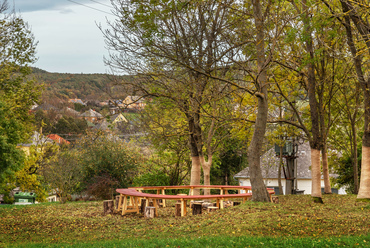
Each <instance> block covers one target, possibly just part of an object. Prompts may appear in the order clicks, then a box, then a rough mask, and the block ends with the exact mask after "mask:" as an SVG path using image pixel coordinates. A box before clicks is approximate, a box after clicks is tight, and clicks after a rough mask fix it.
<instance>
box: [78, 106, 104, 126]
mask: <svg viewBox="0 0 370 248" xmlns="http://www.w3.org/2000/svg"><path fill="white" fill-rule="evenodd" d="M80 118H82V119H85V120H87V121H90V122H92V123H95V122H97V121H99V120H101V119H103V116H102V115H101V114H100V113H98V112H96V111H95V110H93V109H89V110H88V111H86V112H84V113H83V114H81V115H80Z"/></svg>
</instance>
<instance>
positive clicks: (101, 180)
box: [79, 135, 140, 199]
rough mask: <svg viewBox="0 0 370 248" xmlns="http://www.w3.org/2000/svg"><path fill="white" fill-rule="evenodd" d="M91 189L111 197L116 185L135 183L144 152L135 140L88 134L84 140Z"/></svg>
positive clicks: (86, 175) (86, 176)
mask: <svg viewBox="0 0 370 248" xmlns="http://www.w3.org/2000/svg"><path fill="white" fill-rule="evenodd" d="M79 145H80V146H81V148H82V153H81V164H82V167H83V169H84V183H85V188H86V189H87V193H90V194H92V195H94V196H95V197H97V198H99V199H109V198H111V196H112V194H113V192H114V191H115V189H116V188H127V187H128V186H131V185H132V182H133V178H134V176H135V174H136V171H137V167H138V164H139V156H140V154H139V153H138V152H137V151H136V150H135V149H134V148H133V146H132V145H131V144H127V143H124V142H123V141H122V140H120V139H113V138H109V137H107V136H97V137H96V136H95V137H94V136H91V135H90V136H87V137H86V138H85V139H83V140H82V141H81V142H80V144H79Z"/></svg>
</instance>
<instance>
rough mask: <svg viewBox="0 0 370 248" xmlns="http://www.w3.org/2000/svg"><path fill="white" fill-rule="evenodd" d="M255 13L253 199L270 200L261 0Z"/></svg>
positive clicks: (250, 154) (254, 1)
mask: <svg viewBox="0 0 370 248" xmlns="http://www.w3.org/2000/svg"><path fill="white" fill-rule="evenodd" d="M252 5H253V15H254V20H255V23H256V33H257V35H256V50H257V68H258V73H257V75H258V76H257V79H256V80H257V82H255V83H256V86H257V88H258V89H259V92H257V93H256V96H257V99H258V105H257V117H256V123H255V127H254V132H253V136H252V140H251V143H250V145H249V147H248V163H249V174H250V180H251V185H252V200H253V201H260V202H269V201H270V197H269V194H268V192H267V190H266V186H265V184H264V182H263V177H262V171H261V165H260V156H261V152H262V145H263V139H264V137H265V132H266V125H267V114H268V100H267V99H268V96H267V85H268V84H267V73H266V70H265V68H264V67H265V62H266V59H265V35H264V16H263V13H262V6H261V2H260V0H252Z"/></svg>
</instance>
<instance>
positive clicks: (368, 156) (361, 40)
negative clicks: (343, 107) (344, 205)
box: [321, 0, 370, 200]
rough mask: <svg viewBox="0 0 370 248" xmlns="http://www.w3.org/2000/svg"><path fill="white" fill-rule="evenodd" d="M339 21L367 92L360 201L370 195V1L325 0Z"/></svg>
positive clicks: (365, 93) (358, 77) (358, 197)
mask: <svg viewBox="0 0 370 248" xmlns="http://www.w3.org/2000/svg"><path fill="white" fill-rule="evenodd" d="M321 1H322V2H323V3H324V4H325V5H326V6H327V8H328V9H329V10H330V11H331V13H332V14H333V16H335V17H336V20H337V21H338V22H339V23H340V24H341V25H342V26H343V27H344V28H345V32H346V42H347V45H348V48H349V51H350V55H351V57H352V60H353V65H354V68H355V71H356V75H357V80H358V82H359V84H360V86H361V89H362V92H363V97H364V100H363V104H364V133H363V136H362V163H361V177H360V186H359V192H358V195H357V199H358V200H369V197H370V125H369V124H370V92H369V88H370V76H369V75H366V73H365V71H366V70H368V69H369V68H368V66H367V63H366V61H367V60H368V58H369V54H370V25H369V16H368V10H369V8H370V6H369V4H368V3H366V2H365V1H361V0H356V1H347V0H339V2H338V1H336V2H334V3H329V2H327V1H326V0H321Z"/></svg>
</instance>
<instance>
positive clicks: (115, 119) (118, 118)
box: [110, 113, 128, 124]
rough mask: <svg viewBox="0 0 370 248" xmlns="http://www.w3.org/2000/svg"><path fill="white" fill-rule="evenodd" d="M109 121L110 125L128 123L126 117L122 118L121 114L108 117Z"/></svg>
mask: <svg viewBox="0 0 370 248" xmlns="http://www.w3.org/2000/svg"><path fill="white" fill-rule="evenodd" d="M110 120H111V122H112V124H115V123H120V122H128V120H127V119H126V117H124V116H123V114H121V113H119V114H115V115H112V116H111V117H110Z"/></svg>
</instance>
